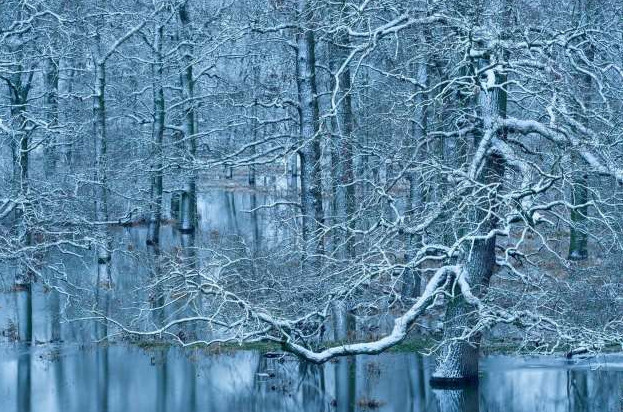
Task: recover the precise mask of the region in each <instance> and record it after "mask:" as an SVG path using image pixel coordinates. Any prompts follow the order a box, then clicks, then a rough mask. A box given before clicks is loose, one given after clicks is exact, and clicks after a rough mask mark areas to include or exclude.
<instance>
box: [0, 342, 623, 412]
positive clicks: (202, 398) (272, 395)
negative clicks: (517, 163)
mask: <svg viewBox="0 0 623 412" xmlns="http://www.w3.org/2000/svg"><path fill="white" fill-rule="evenodd" d="M431 367H432V361H431V360H430V359H429V358H426V357H421V356H419V355H416V354H403V353H387V354H383V355H379V356H361V357H356V358H349V359H341V360H339V361H338V362H335V363H327V364H325V365H323V366H315V365H307V364H304V363H302V362H299V361H298V360H296V359H295V358H293V357H290V356H285V357H283V358H281V359H274V358H267V357H265V356H263V355H261V354H260V353H258V352H253V351H236V352H230V353H221V354H208V353H206V352H203V351H201V350H182V349H179V348H156V349H153V348H150V349H143V348H137V347H133V346H130V345H111V346H109V347H97V346H71V345H66V346H53V345H40V346H37V347H35V348H34V349H29V348H26V347H23V346H19V345H4V346H3V347H2V348H1V349H0V396H1V397H2V407H1V410H2V411H3V412H18V411H19V412H30V411H32V412H90V411H93V412H130V411H132V412H143V411H145V412H147V411H150V412H151V411H158V412H166V411H169V412H195V411H197V412H199V411H202V412H225V411H238V412H244V411H249V412H252V411H258V412H259V411H264V412H285V411H293V412H294V411H309V412H322V411H327V412H328V411H340V412H346V411H388V412H389V411H396V412H398V411H399V412H405V411H430V412H437V411H438V412H477V411H483V412H484V411H491V412H501V411H508V412H538V411H543V412H558V411H560V412H562V411H565V412H584V411H595V412H608V411H612V412H618V411H620V410H621V409H620V408H621V399H622V398H621V397H622V395H623V393H622V392H623V387H622V384H623V380H622V379H621V378H622V377H623V358H621V357H610V356H601V357H598V358H593V359H585V360H579V361H572V362H568V361H566V360H562V359H554V358H527V359H526V358H511V357H489V358H486V359H484V361H483V362H482V367H481V368H482V378H481V383H480V385H479V387H477V388H471V389H466V390H449V391H448V390H434V389H432V388H431V387H430V386H429V385H428V379H429V378H430V370H431Z"/></svg>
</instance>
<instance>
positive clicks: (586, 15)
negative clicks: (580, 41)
mask: <svg viewBox="0 0 623 412" xmlns="http://www.w3.org/2000/svg"><path fill="white" fill-rule="evenodd" d="M578 9H579V13H578V15H577V17H576V20H577V21H576V23H577V24H580V23H581V20H582V19H588V20H591V19H592V16H591V14H592V4H591V0H579V7H578ZM585 54H586V58H587V60H588V61H591V62H592V61H593V59H594V57H595V50H594V49H593V47H592V46H591V45H590V44H589V46H588V48H587V50H586V51H585ZM582 80H583V81H582V83H581V87H580V91H579V95H580V96H581V97H580V99H582V104H583V105H584V108H583V110H584V111H585V113H584V116H583V121H584V126H589V124H590V116H591V114H590V109H591V96H592V92H593V84H592V83H593V79H592V77H591V76H590V75H588V74H587V75H584V76H583V79H582ZM578 110H579V111H580V112H581V111H582V108H579V109H578ZM587 128H588V127H587ZM581 163H582V160H581V159H579V158H578V156H573V159H572V165H573V166H576V165H577V166H579V165H580V164H581ZM577 169H579V171H577V172H574V173H573V177H572V183H573V186H572V187H571V204H572V205H573V208H572V209H571V225H570V233H569V257H568V258H569V260H576V261H578V260H585V259H588V228H587V223H588V222H587V220H588V219H587V218H588V206H586V202H588V175H587V173H586V172H585V171H582V170H581V169H582V168H581V167H578V168H577Z"/></svg>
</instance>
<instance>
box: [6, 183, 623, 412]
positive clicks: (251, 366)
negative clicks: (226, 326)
mask: <svg viewBox="0 0 623 412" xmlns="http://www.w3.org/2000/svg"><path fill="white" fill-rule="evenodd" d="M276 200H278V199H275V198H273V197H271V196H267V195H263V194H260V193H255V192H252V191H229V190H220V189H219V190H210V191H207V192H206V193H203V194H201V195H200V196H199V199H198V211H199V215H200V216H201V220H200V223H199V227H198V230H197V231H196V233H195V235H194V236H193V237H192V238H187V237H184V235H181V234H179V232H177V231H176V230H175V228H174V226H172V225H165V226H163V227H162V230H161V253H162V254H163V255H167V256H172V257H176V256H177V255H179V254H182V255H189V256H192V258H193V259H194V260H196V263H195V264H196V265H197V266H199V267H203V266H204V265H206V264H208V261H209V259H210V258H209V253H207V252H206V251H207V250H209V249H213V248H225V249H227V250H228V251H235V253H238V254H240V255H241V256H249V257H253V259H255V260H258V261H262V262H271V261H273V260H274V256H275V251H279V250H287V247H282V245H281V242H289V241H290V240H289V239H291V238H292V233H293V227H292V226H293V225H296V219H295V218H293V216H295V215H296V213H295V211H293V210H291V207H289V206H282V207H281V206H280V207H276V208H262V206H263V205H268V204H270V203H273V202H275V201H276ZM112 235H113V237H114V246H115V250H114V251H113V260H112V269H111V270H112V275H113V279H114V283H115V296H114V298H115V301H114V302H115V304H114V305H113V306H114V307H122V306H124V304H123V303H124V302H126V300H125V299H126V297H125V295H124V293H126V291H136V290H139V291H140V286H141V285H143V284H144V283H145V282H146V281H148V280H149V279H150V277H151V276H152V275H153V272H154V271H158V270H160V268H159V267H155V266H154V265H155V264H157V263H158V262H159V261H160V260H159V259H154V255H153V252H152V251H150V250H149V249H148V248H147V247H146V246H145V239H146V228H145V227H140V226H137V227H130V228H120V227H116V228H113V229H112ZM287 246H290V245H287ZM232 253H233V252H232ZM262 257H270V259H267V258H266V259H262ZM43 262H45V264H44V265H42V268H41V271H42V274H43V275H42V277H41V278H42V279H46V282H44V281H42V280H39V281H38V282H37V283H36V284H35V285H34V289H33V299H32V312H33V335H34V340H35V342H37V344H36V345H34V346H32V347H29V346H24V345H20V344H16V343H13V342H12V338H11V330H12V328H13V326H12V325H14V324H15V320H16V317H17V315H16V303H15V294H13V293H12V292H11V285H12V279H13V276H14V268H11V267H8V268H7V267H2V268H1V269H2V270H0V281H1V285H0V286H2V287H1V288H0V289H1V291H0V330H1V331H2V333H1V334H0V399H1V400H2V402H1V403H0V412H91V411H92V412H143V411H145V412H147V411H149V412H152V411H154V412H226V411H236V412H246V411H249V412H254V411H258V412H260V411H261V412H285V411H296V412H306V411H309V412H324V411H326V412H330V411H338V412H355V411H388V412H389V411H396V412H398V411H399V412H405V411H422V412H424V411H427V412H480V411H482V412H485V411H487V412H488V411H491V412H502V411H505V412H506V411H508V412H539V411H541V412H559V411H560V412H562V411H565V412H588V411H595V412H610V411H612V412H620V411H621V410H623V409H622V408H621V406H622V398H623V380H622V377H623V357H616V356H600V357H597V358H592V359H583V360H574V361H566V360H564V359H560V358H553V357H550V358H513V357H488V358H485V359H483V361H482V362H481V374H482V377H481V381H480V385H479V386H478V387H477V388H470V389H466V390H454V391H447V390H446V391H443V390H434V389H432V388H431V387H430V385H429V384H428V381H429V379H430V374H431V370H432V366H433V364H432V360H431V359H430V358H427V357H422V356H420V355H416V354H405V353H386V354H383V355H379V356H360V357H356V358H349V359H341V360H339V361H337V362H335V363H327V364H325V365H322V366H314V365H308V364H305V363H301V362H299V361H298V360H297V359H295V358H293V357H290V356H285V357H283V358H278V359H275V358H268V357H266V356H263V355H262V354H260V353H259V352H253V351H235V352H229V353H220V354H214V353H208V352H206V351H201V350H188V349H181V348H177V347H170V348H163V347H160V348H149V349H145V348H139V347H136V346H132V345H128V344H121V343H112V344H110V345H109V346H98V345H94V344H92V343H91V342H93V340H94V336H93V334H92V329H93V328H92V327H89V325H86V324H84V323H80V322H71V321H70V319H71V318H72V316H73V317H75V316H78V315H77V314H76V312H75V311H74V310H73V309H72V306H71V302H72V299H69V298H68V296H69V295H68V296H65V298H64V299H62V300H61V301H60V302H58V301H57V302H56V306H55V302H54V299H53V298H54V296H55V295H54V293H51V292H50V290H53V287H54V286H55V285H61V286H62V285H66V284H71V285H76V288H75V291H74V293H75V294H76V297H80V298H82V299H86V298H87V297H88V296H87V297H83V296H82V295H88V294H89V293H92V292H91V291H92V289H93V285H94V284H95V279H96V273H97V268H96V265H95V262H94V259H93V253H92V251H81V250H58V251H52V252H50V254H49V255H48V256H45V257H44V259H43ZM264 264H267V263H264ZM136 296H137V295H136V293H135V294H134V295H132V298H136ZM74 299H75V297H74ZM81 302H83V301H81ZM59 305H60V306H59ZM59 308H61V309H62V310H60V309H59ZM61 312H62V316H59V313H61ZM113 315H116V316H122V313H118V314H117V313H113ZM59 317H62V318H63V322H60V321H59V320H56V321H55V319H58V318H59ZM54 328H56V329H58V330H57V336H59V338H60V339H61V340H62V342H63V343H56V344H52V343H44V342H50V340H51V339H52V337H53V336H54V334H53V330H54Z"/></svg>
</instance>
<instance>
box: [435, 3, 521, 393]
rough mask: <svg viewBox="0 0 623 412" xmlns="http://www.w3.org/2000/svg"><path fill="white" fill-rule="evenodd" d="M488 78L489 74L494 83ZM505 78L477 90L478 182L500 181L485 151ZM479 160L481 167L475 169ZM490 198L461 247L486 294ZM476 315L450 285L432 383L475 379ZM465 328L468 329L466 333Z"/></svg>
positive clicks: (475, 284) (491, 251)
mask: <svg viewBox="0 0 623 412" xmlns="http://www.w3.org/2000/svg"><path fill="white" fill-rule="evenodd" d="M506 1H507V0H504V1H503V6H502V7H504V8H505V14H506V13H508V12H509V11H510V9H509V8H508V7H507V4H506ZM490 64H491V61H490V60H489V59H486V60H485V61H482V62H481V66H482V67H489V66H490ZM491 80H494V81H493V84H491ZM505 81H506V79H505V78H504V77H503V76H500V75H499V74H498V73H496V72H495V71H491V70H486V72H485V73H484V78H483V79H482V81H481V84H480V86H481V90H479V93H478V111H479V114H480V117H481V122H482V125H481V130H480V131H479V132H478V133H477V134H476V136H475V137H476V138H475V142H474V143H475V144H474V147H475V148H476V149H475V152H474V153H473V161H472V164H471V165H470V169H469V173H470V176H472V178H474V179H475V180H476V181H477V182H479V183H482V184H486V185H493V184H497V185H501V184H502V178H503V174H504V164H503V162H502V159H501V158H499V157H498V156H496V155H494V154H490V153H488V149H489V147H490V143H488V142H489V141H490V140H493V139H495V138H499V139H502V140H504V139H505V138H506V135H505V134H506V132H505V131H501V132H498V133H499V134H498V135H497V136H494V132H493V130H494V129H495V128H496V126H495V125H496V122H497V121H498V119H500V118H503V117H505V116H506V106H507V94H506V90H505V88H504V87H500V85H503V84H504V83H505ZM481 162H482V169H481V170H480V172H478V170H479V169H480V165H481ZM497 190H498V191H499V189H497ZM495 202H496V199H495V197H494V198H493V199H492V200H490V201H486V203H482V204H479V205H478V206H477V207H476V208H475V210H473V211H472V213H471V214H472V217H471V218H470V221H473V222H474V223H476V224H478V230H477V232H476V233H475V234H474V235H475V236H480V237H479V238H477V239H472V240H471V241H468V242H466V243H467V244H466V245H465V246H466V247H465V248H464V250H463V255H464V256H465V260H464V263H463V275H464V276H465V280H466V281H467V283H468V284H469V285H470V287H471V289H472V293H473V294H474V295H475V296H482V295H484V294H485V292H486V289H487V287H488V285H489V280H490V278H491V275H492V274H493V269H494V266H495V243H496V238H495V236H491V237H489V238H482V236H484V235H487V234H488V233H489V232H490V231H491V230H493V229H494V228H495V227H496V225H497V221H496V219H495V217H494V216H495V214H494V213H489V212H488V211H489V210H492V209H495V207H496V206H495ZM477 321H478V311H477V308H475V307H474V306H472V305H470V304H468V303H467V301H466V300H465V298H464V297H463V296H462V294H461V293H460V291H458V290H455V295H454V297H453V298H451V299H450V300H449V302H448V307H447V309H446V317H445V324H444V336H443V342H444V344H443V348H442V350H441V353H440V354H439V357H438V362H437V367H436V369H435V372H434V374H433V376H432V378H431V383H432V384H433V385H436V386H454V385H457V384H465V383H469V382H476V381H477V380H478V358H479V352H480V333H479V332H476V333H470V331H471V329H472V328H473V327H474V326H475V325H476V323H477ZM466 334H468V335H469V338H468V339H466Z"/></svg>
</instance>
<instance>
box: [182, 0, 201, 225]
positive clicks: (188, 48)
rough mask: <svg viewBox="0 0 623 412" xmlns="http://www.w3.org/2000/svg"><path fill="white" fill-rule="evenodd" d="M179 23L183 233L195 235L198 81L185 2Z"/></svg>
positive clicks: (188, 13)
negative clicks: (187, 166)
mask: <svg viewBox="0 0 623 412" xmlns="http://www.w3.org/2000/svg"><path fill="white" fill-rule="evenodd" d="M179 19H180V23H181V29H182V39H183V41H184V45H182V46H180V53H181V60H182V68H181V69H182V79H181V80H182V98H183V99H184V102H185V104H184V125H183V128H184V141H185V145H186V150H185V152H186V156H187V158H188V160H189V162H190V163H191V164H190V169H191V170H190V171H189V176H188V177H187V179H186V183H185V184H184V192H185V194H184V196H183V197H182V219H181V224H180V231H182V232H192V231H193V230H195V224H196V219H197V177H196V172H195V170H194V166H193V162H194V160H195V157H196V155H197V136H196V134H197V125H196V122H195V102H194V95H195V91H194V89H195V79H194V77H193V47H192V38H191V37H192V36H191V19H190V10H189V9H188V4H187V3H186V2H184V3H183V4H182V5H180V7H179Z"/></svg>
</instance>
